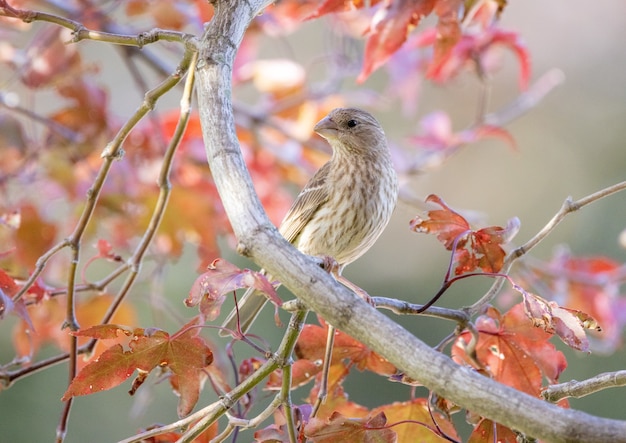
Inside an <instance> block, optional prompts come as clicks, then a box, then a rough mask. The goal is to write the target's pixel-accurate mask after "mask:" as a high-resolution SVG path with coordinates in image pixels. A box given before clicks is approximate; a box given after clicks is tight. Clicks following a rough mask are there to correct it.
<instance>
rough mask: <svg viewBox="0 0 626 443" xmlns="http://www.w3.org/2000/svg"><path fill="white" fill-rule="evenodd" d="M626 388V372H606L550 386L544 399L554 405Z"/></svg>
mask: <svg viewBox="0 0 626 443" xmlns="http://www.w3.org/2000/svg"><path fill="white" fill-rule="evenodd" d="M619 386H626V371H616V372H604V373H602V374H598V375H596V376H595V377H591V378H589V379H587V380H583V381H578V380H572V381H568V382H567V383H559V384H558V385H551V386H548V387H547V388H546V389H545V390H544V391H543V393H542V395H543V398H545V399H546V400H547V401H551V402H553V403H556V402H558V401H559V400H561V399H564V398H568V397H576V398H580V397H584V396H586V395H589V394H593V393H595V392H598V391H601V390H603V389H607V388H615V387H619Z"/></svg>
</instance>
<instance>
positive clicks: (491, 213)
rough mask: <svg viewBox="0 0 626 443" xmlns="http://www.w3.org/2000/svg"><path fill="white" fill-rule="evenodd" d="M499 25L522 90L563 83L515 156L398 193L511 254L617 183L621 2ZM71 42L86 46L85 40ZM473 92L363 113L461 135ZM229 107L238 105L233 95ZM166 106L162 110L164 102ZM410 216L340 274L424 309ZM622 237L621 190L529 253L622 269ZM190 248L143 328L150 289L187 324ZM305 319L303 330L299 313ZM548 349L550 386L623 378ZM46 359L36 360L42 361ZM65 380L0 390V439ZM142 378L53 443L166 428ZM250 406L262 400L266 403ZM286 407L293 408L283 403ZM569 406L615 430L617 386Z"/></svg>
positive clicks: (625, 106)
mask: <svg viewBox="0 0 626 443" xmlns="http://www.w3.org/2000/svg"><path fill="white" fill-rule="evenodd" d="M502 23H503V26H504V27H505V28H508V29H510V30H514V31H518V32H520V34H521V35H522V36H523V38H524V40H525V42H526V44H527V46H528V49H529V51H530V53H531V55H532V71H533V79H536V78H537V77H539V76H541V75H542V74H544V73H545V72H547V71H549V70H551V69H554V68H556V69H559V70H560V71H562V73H563V75H564V82H563V84H562V85H561V86H559V87H558V88H556V89H555V90H554V91H553V92H552V93H551V94H549V96H548V97H547V98H546V99H545V100H543V101H542V102H541V103H540V104H539V105H538V106H537V107H536V108H534V109H532V110H531V111H530V112H529V113H528V114H526V115H524V116H522V117H520V118H518V119H517V120H515V121H514V122H513V123H511V124H510V125H509V126H508V127H507V129H508V130H509V131H510V132H511V133H512V134H513V136H514V138H515V140H516V142H517V146H518V149H517V151H513V150H512V149H511V148H510V147H509V146H508V145H506V144H505V143H503V142H502V141H499V140H489V141H485V142H480V143H477V144H475V145H472V146H470V147H468V148H466V149H464V150H462V151H461V152H460V153H459V154H458V155H456V156H454V157H453V158H452V159H450V160H449V161H448V162H446V163H445V164H444V165H443V166H442V167H441V168H439V169H437V170H434V171H430V172H429V173H428V174H424V175H421V176H419V177H417V178H415V179H414V180H413V181H412V182H411V185H410V186H411V190H412V191H413V192H414V193H415V195H417V196H421V197H426V196H427V195H428V194H431V193H436V194H437V195H439V196H441V197H442V198H443V199H444V200H445V201H446V202H447V203H448V204H450V205H451V206H452V207H454V208H459V209H467V210H471V211H476V212H477V213H478V214H479V215H480V218H481V220H484V221H485V223H489V224H496V225H504V224H505V223H506V221H507V220H508V219H509V218H511V217H514V216H517V217H519V219H520V220H521V230H520V232H519V234H518V236H517V238H516V239H515V242H516V243H517V244H521V243H523V242H524V241H526V240H527V239H529V238H530V237H532V236H533V235H534V234H535V233H536V232H537V231H538V230H539V229H540V228H541V227H542V226H543V225H544V224H545V223H546V222H547V221H548V220H549V219H550V218H551V217H552V216H553V215H554V214H555V213H556V211H557V210H558V209H559V207H560V205H561V203H562V202H563V200H564V199H565V198H566V197H567V196H572V197H574V198H580V197H582V196H584V195H587V194H590V193H592V192H594V191H597V190H599V189H601V188H603V187H606V186H609V185H611V184H614V183H616V182H619V181H622V180H624V179H626V148H625V146H624V140H625V139H626V49H624V42H625V41H626V4H624V3H623V2H620V1H617V0H613V1H604V2H599V3H593V4H591V3H589V2H585V1H582V0H569V1H567V0H553V1H549V2H546V1H540V0H526V1H523V2H522V1H513V2H510V4H509V5H508V6H507V8H506V10H505V13H504V15H503V18H502ZM331 25H332V21H331V20H328V19H322V20H317V21H313V22H309V23H306V24H305V25H304V26H303V27H302V28H301V29H300V30H299V31H297V32H296V33H294V34H293V35H291V36H288V37H276V38H269V37H268V39H267V42H266V44H265V45H264V46H263V49H262V55H263V56H264V57H268V58H274V57H288V58H295V59H296V60H298V61H300V62H301V63H303V64H307V63H309V62H310V60H312V59H313V58H314V57H319V56H320V54H324V53H327V52H328V51H329V50H331V49H332V48H331V47H329V46H331V45H332V44H333V42H335V41H336V40H334V39H333V37H332V26H331ZM329 36H330V37H329ZM85 45H89V47H90V48H96V45H94V44H91V43H85ZM91 56H92V57H94V59H98V60H100V62H101V68H102V70H103V75H104V77H105V78H108V79H110V81H111V84H113V85H115V87H114V88H112V89H111V90H110V93H111V99H112V103H113V105H114V107H115V109H116V110H118V112H119V115H120V116H127V115H129V114H130V113H131V112H132V110H134V109H135V107H136V106H137V105H138V103H139V101H140V99H141V95H142V92H141V91H136V90H134V89H133V88H132V83H130V82H128V81H127V80H125V79H124V75H125V73H124V72H120V71H121V70H120V69H119V68H117V67H116V66H115V65H114V64H111V63H108V61H109V60H112V59H113V58H112V57H113V53H112V52H111V51H110V50H109V49H107V48H105V47H104V45H98V46H97V52H93V53H92V54H91ZM173 63H174V61H172V64H173ZM517 77H518V65H517V61H516V60H515V59H514V58H513V57H512V56H511V55H510V54H509V55H506V56H505V57H504V59H503V68H502V69H501V70H500V71H499V72H498V73H497V75H495V76H494V78H493V91H492V97H491V98H492V101H491V106H490V109H491V110H495V109H498V108H499V107H501V106H503V105H506V104H507V103H509V102H510V101H511V100H513V99H514V98H515V97H516V96H517V94H518V90H517V80H518V78H517ZM385 84H386V79H385V74H384V73H376V74H375V75H374V76H373V77H372V78H371V79H370V80H369V81H368V82H367V83H366V84H365V85H363V86H361V85H357V84H356V83H354V82H345V85H344V87H345V89H346V90H351V91H355V90H358V89H359V88H363V87H366V88H371V89H373V90H378V91H382V90H383V88H384V85H385ZM126 85H128V88H126ZM478 89H479V88H478V82H477V81H476V79H475V78H473V77H472V76H471V75H464V76H462V77H461V78H459V79H457V80H455V81H454V82H452V83H451V84H448V85H445V86H434V85H432V84H429V83H425V84H424V85H423V88H422V90H421V93H420V96H419V102H418V105H417V111H416V115H415V116H411V117H407V116H406V115H404V114H402V113H401V112H400V111H399V109H400V106H399V105H398V103H397V102H394V101H390V102H389V103H388V104H387V105H386V106H384V107H382V108H380V109H376V110H375V113H376V115H377V117H379V118H380V120H381V121H382V123H383V126H384V127H385V129H386V132H387V134H388V136H389V138H390V139H394V140H402V139H404V138H406V137H407V136H408V135H410V134H412V133H415V132H416V130H417V121H418V119H419V117H421V116H423V115H426V114H428V113H430V112H433V111H435V110H444V111H446V112H448V113H449V114H450V115H451V117H452V118H453V122H454V125H455V129H463V128H464V127H465V126H467V125H468V124H470V123H471V122H472V120H473V117H474V116H475V112H476V106H477V98H478V94H479V92H478ZM241 99H242V100H245V94H244V95H242V97H241ZM168 100H172V103H175V102H176V101H177V100H178V98H177V97H169V98H168ZM98 149H99V148H98ZM418 210H419V208H417V207H415V206H413V205H409V204H405V203H400V204H399V206H398V208H397V211H396V213H395V216H394V219H393V221H392V223H391V224H390V226H389V227H388V229H387V231H386V232H385V233H384V235H383V236H382V237H381V239H380V240H379V241H378V243H377V244H376V245H375V246H374V247H373V248H372V249H371V250H370V251H369V252H368V254H367V255H366V256H364V257H363V258H362V259H360V260H359V261H358V262H356V263H354V264H353V265H351V266H350V267H349V268H348V269H347V270H346V272H345V275H346V276H347V277H348V278H349V279H350V280H352V281H353V282H355V283H356V284H358V285H359V286H361V287H362V288H364V289H365V290H367V291H368V292H369V293H370V294H372V295H385V296H389V297H396V298H400V299H406V300H409V301H411V302H417V303H420V302H424V301H426V300H428V299H429V298H430V296H431V295H432V294H434V293H435V292H436V291H437V290H438V288H439V286H440V284H441V279H442V278H443V276H444V273H445V270H446V267H447V264H448V259H449V256H448V253H447V252H446V251H445V250H444V249H443V248H442V247H441V245H440V244H439V243H438V242H437V241H436V240H435V239H434V238H430V237H428V236H423V235H417V234H415V233H412V232H410V231H409V229H408V224H409V220H410V219H411V218H413V217H414V216H415V215H416V214H417V213H418ZM625 228H626V194H624V193H622V194H618V195H615V196H612V197H610V198H607V199H605V200H603V201H600V202H597V203H595V204H593V205H592V206H590V207H587V208H584V209H583V210H582V211H580V212H578V213H575V214H571V215H570V216H568V217H567V219H566V220H565V221H564V222H563V223H562V224H561V225H560V226H559V227H558V229H557V230H556V231H555V232H554V233H553V234H551V235H550V237H549V238H547V239H546V241H544V242H543V243H542V244H540V245H539V246H538V247H537V248H536V249H535V250H533V255H534V256H536V257H538V258H540V259H545V260H548V259H549V258H550V256H551V255H552V253H553V251H554V249H555V248H558V247H561V246H562V245H567V247H568V248H569V249H570V250H571V251H572V253H573V254H576V255H606V256H609V257H612V258H614V259H615V260H617V261H620V262H624V261H626V251H625V249H624V246H623V245H621V244H620V242H619V236H620V234H621V233H622V232H623V230H624V229H625ZM223 246H224V256H225V257H226V258H229V259H231V260H234V261H236V262H237V263H238V264H241V265H246V266H248V265H250V266H252V265H251V264H250V263H247V262H245V261H243V260H241V259H240V258H238V257H237V256H236V255H235V254H234V253H233V252H232V250H231V249H230V246H229V244H228V242H224V243H223ZM194 249H195V248H194V246H193V245H189V248H188V253H187V254H185V256H184V257H183V259H182V260H180V261H179V262H178V263H175V264H174V265H173V266H171V267H169V268H167V273H166V274H164V275H159V276H158V279H155V280H152V281H151V282H144V283H142V284H141V285H140V286H138V287H137V288H136V289H135V291H134V295H133V297H134V298H133V301H137V302H138V303H139V305H140V307H141V309H142V312H143V315H144V318H143V321H145V323H144V325H145V326H147V325H150V324H157V325H159V322H163V327H164V328H165V329H167V327H168V325H169V324H173V323H169V324H168V321H170V322H171V319H170V320H168V318H167V316H165V315H163V313H162V312H160V310H159V309H158V308H156V307H155V305H154V304H152V302H153V299H152V298H151V297H150V296H149V295H145V294H148V293H150V290H151V288H154V286H155V285H158V286H159V292H162V293H164V294H166V297H167V299H168V301H169V303H170V306H173V307H175V308H176V309H180V311H179V314H177V315H180V317H181V318H184V317H185V316H187V315H188V313H185V310H184V308H183V306H182V302H181V301H182V299H183V298H184V297H186V295H187V292H188V290H189V287H190V285H191V283H192V282H193V281H194V279H195V278H196V276H197V274H196V273H195V272H194V266H193V265H190V263H191V260H192V256H193V251H194ZM148 272H149V269H148ZM490 284H491V280H490V279H479V278H478V279H469V280H464V281H462V282H459V284H457V285H455V286H454V287H453V288H452V289H451V290H450V291H449V292H448V293H446V295H445V297H444V298H443V299H442V301H441V302H440V303H439V304H440V305H442V306H449V307H460V306H463V305H467V304H470V303H472V302H473V301H475V300H477V299H478V298H479V297H480V296H481V295H482V294H483V292H484V291H485V290H486V289H487V288H488V287H489V285H490ZM168 309H169V308H168ZM309 320H313V318H312V316H310V317H309ZM262 321H264V322H265V323H264V324H263V325H262V326H259V329H260V330H262V331H263V334H264V337H266V338H268V339H269V340H270V341H273V342H274V343H275V342H276V341H277V340H278V338H279V337H280V330H278V329H277V328H276V327H275V326H274V325H273V322H272V320H271V313H270V312H269V311H268V312H264V316H263V318H262ZM399 321H400V322H401V323H402V324H403V325H405V326H406V327H407V328H409V329H411V330H412V331H414V332H415V333H416V334H417V336H418V337H420V338H421V339H423V340H424V341H426V342H427V343H430V344H436V343H438V342H439V340H441V339H442V338H443V337H444V336H445V335H447V334H448V333H449V332H451V331H452V329H453V327H454V325H452V324H450V323H446V322H444V321H440V320H433V319H428V318H420V317H414V318H401V319H399ZM10 329H11V320H5V321H3V324H0V331H2V332H1V333H0V357H1V360H0V361H7V360H8V359H10V358H11V355H12V354H11V344H10ZM212 336H213V337H215V336H216V334H212ZM216 340H217V339H216ZM555 343H556V344H557V346H559V347H560V349H562V350H563V351H564V352H565V353H566V355H567V359H568V363H569V366H568V369H567V370H566V371H565V372H564V374H563V375H562V377H561V379H562V381H567V380H570V379H579V380H580V379H584V378H587V377H590V376H592V375H595V374H597V373H600V372H605V371H612V370H618V369H623V368H624V367H626V352H625V351H624V349H620V350H618V351H617V352H616V353H615V354H613V355H608V356H605V355H601V354H598V353H592V354H590V355H587V354H581V353H576V352H573V351H570V350H568V349H565V347H563V346H561V344H560V343H557V342H556V341H555ZM235 349H236V353H237V356H238V357H243V356H245V355H251V353H250V351H249V350H247V349H246V348H245V346H243V345H238V346H236V348H235ZM53 352H54V351H53V350H50V354H52V353H53ZM66 377H67V375H66V368H65V366H64V365H60V366H58V367H55V368H53V369H52V370H48V371H45V372H43V373H41V374H36V375H33V376H31V377H29V378H27V379H25V380H22V381H21V382H19V383H18V384H16V385H15V386H14V387H11V388H10V389H8V390H6V391H3V392H1V393H0V417H2V432H1V434H2V435H1V436H0V441H2V442H19V441H24V442H26V441H29V442H38V441H51V440H52V439H53V438H54V429H55V427H56V425H57V423H58V420H59V416H60V411H61V403H60V402H59V401H57V400H58V399H60V397H61V396H62V394H63V392H64V390H65V388H66V384H67V380H66ZM156 381H157V380H156V378H155V377H151V378H150V379H149V381H148V383H147V385H146V386H144V387H142V388H141V389H140V390H139V392H138V394H137V395H136V396H135V397H129V396H128V395H127V393H126V391H127V389H128V387H129V384H128V383H126V384H124V385H123V386H121V387H119V388H117V389H114V390H112V391H108V392H103V393H101V394H97V395H92V396H89V397H84V398H79V399H78V400H77V402H76V404H75V406H74V408H73V411H72V416H71V419H70V430H71V432H70V434H69V435H68V438H67V441H68V442H71V443H73V442H109V441H116V440H118V439H121V438H124V437H127V436H130V435H132V434H133V433H135V432H136V431H137V430H138V429H139V428H141V427H144V426H148V425H150V424H151V423H154V422H159V423H168V422H171V421H173V420H175V419H176V402H177V399H176V398H175V397H174V396H173V395H172V394H171V391H170V390H169V387H168V384H167V383H166V382H162V383H160V384H156V385H155V382H156ZM346 390H347V391H348V392H349V393H350V399H351V400H353V401H355V402H358V403H362V404H364V405H366V406H372V407H373V406H377V405H380V404H383V403H388V402H391V401H395V400H397V401H402V400H407V399H408V398H409V396H410V388H408V387H406V386H402V385H399V384H393V383H387V382H385V381H384V380H380V379H379V377H377V376H374V375H371V374H361V373H358V372H355V373H354V374H352V375H351V376H350V377H349V379H348V381H347V383H346ZM205 391H207V392H205V393H204V394H203V397H202V398H201V402H200V404H206V403H208V402H210V401H212V400H213V399H214V396H213V394H211V393H210V392H208V391H210V389H207V390H205ZM418 393H419V394H425V391H418ZM260 395H261V396H266V397H267V399H268V401H269V399H270V398H271V396H272V395H273V394H271V393H261V394H260ZM294 401H296V402H298V395H297V394H296V395H295V396H294ZM571 404H572V407H575V408H580V409H583V410H586V411H589V412H591V413H594V414H597V415H601V416H604V417H612V418H619V419H626V416H625V412H624V408H623V389H611V390H606V391H603V392H601V393H597V394H595V395H593V396H590V397H587V398H583V399H577V400H572V401H571ZM251 439H252V437H251V434H247V435H246V434H244V435H242V436H241V440H240V441H250V440H251Z"/></svg>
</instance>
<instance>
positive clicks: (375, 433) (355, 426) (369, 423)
mask: <svg viewBox="0 0 626 443" xmlns="http://www.w3.org/2000/svg"><path fill="white" fill-rule="evenodd" d="M386 424H387V418H386V417H385V414H384V413H383V412H379V413H378V414H376V415H370V416H367V417H365V418H360V419H359V418H348V417H345V416H343V415H341V414H340V413H338V412H335V413H333V414H332V415H331V416H330V418H328V419H327V420H322V419H319V418H315V417H314V418H312V419H311V420H310V421H309V423H307V425H306V426H305V428H304V434H305V435H306V436H307V437H308V438H309V439H311V441H313V442H315V443H331V442H333V443H334V442H338V441H363V442H367V441H376V442H381V443H385V442H389V443H392V442H395V441H396V433H395V432H394V431H393V430H391V429H388V428H386V427H385V425H386Z"/></svg>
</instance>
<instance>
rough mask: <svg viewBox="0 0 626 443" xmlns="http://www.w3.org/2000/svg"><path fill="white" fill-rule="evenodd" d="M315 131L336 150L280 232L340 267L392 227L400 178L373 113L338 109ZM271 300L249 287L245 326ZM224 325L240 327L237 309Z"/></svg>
mask: <svg viewBox="0 0 626 443" xmlns="http://www.w3.org/2000/svg"><path fill="white" fill-rule="evenodd" d="M314 130H315V132H317V133H318V134H320V135H321V136H322V137H324V138H325V139H326V140H327V141H328V143H329V144H330V145H331V147H332V149H333V155H332V157H331V159H330V160H329V161H328V163H326V164H325V165H324V166H322V167H321V168H320V169H319V170H318V171H317V173H315V175H314V176H313V177H312V178H311V180H310V181H309V182H308V183H307V185H306V186H305V187H304V189H303V190H302V191H301V192H300V194H299V195H298V197H297V198H296V200H295V201H294V203H293V205H292V206H291V208H290V209H289V211H288V212H287V214H286V215H285V218H284V219H283V221H282V223H281V225H280V228H279V231H280V233H281V234H282V235H283V236H284V237H285V238H286V239H287V240H288V241H289V242H291V243H292V244H293V245H294V246H295V247H296V248H298V250H300V251H301V252H302V253H304V254H307V255H311V256H320V257H323V256H328V257H332V258H333V259H335V261H337V263H338V264H339V267H340V268H339V272H341V270H342V269H343V267H344V266H346V265H347V264H349V263H352V262H353V261H354V260H356V259H357V258H359V257H360V256H362V255H363V254H364V253H365V252H366V251H367V250H368V249H369V248H370V247H371V246H372V245H373V244H374V242H375V241H376V239H377V238H378V237H379V236H380V234H381V233H382V231H383V230H384V229H385V227H386V226H387V223H388V222H389V219H390V218H391V214H392V212H393V210H394V208H395V205H396V200H397V196H398V180H397V177H396V173H395V171H394V169H393V165H392V162H391V156H390V153H389V148H388V147H387V141H386V138H385V134H384V132H383V129H382V128H381V126H380V124H379V123H378V122H377V121H376V119H375V118H374V117H372V116H371V115H370V114H369V113H367V112H365V111H362V110H360V109H354V108H347V109H346V108H338V109H335V110H333V111H331V112H330V114H328V116H326V117H325V118H324V119H322V120H321V121H320V122H319V123H317V125H315V128H314ZM266 301H267V299H266V298H265V297H263V296H262V295H260V294H255V293H254V291H252V290H248V291H246V293H245V294H244V296H243V298H242V299H241V301H240V302H239V317H240V323H241V329H242V331H244V332H245V331H246V330H247V329H248V328H249V326H250V325H251V323H252V321H254V318H256V316H257V314H258V312H259V311H260V309H261V308H262V307H263V305H264V304H265V302H266ZM224 326H225V327H226V328H228V329H233V330H234V329H236V316H235V312H234V310H233V312H231V314H230V315H229V317H228V318H227V320H226V321H225V323H224Z"/></svg>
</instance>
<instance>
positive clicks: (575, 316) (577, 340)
mask: <svg viewBox="0 0 626 443" xmlns="http://www.w3.org/2000/svg"><path fill="white" fill-rule="evenodd" d="M522 296H523V297H524V303H523V304H524V312H526V315H527V316H528V318H530V319H531V320H532V322H533V324H534V325H535V326H538V327H541V328H543V330H544V331H546V332H548V333H550V334H556V335H557V336H558V337H559V338H560V339H561V340H563V342H564V343H565V344H567V345H568V346H569V347H571V348H574V349H576V350H578V351H583V352H589V340H588V339H587V335H586V334H585V329H594V330H596V331H598V332H599V331H601V330H602V329H601V328H600V326H599V325H598V322H597V321H596V320H595V319H594V318H593V317H591V316H590V315H589V314H586V313H584V312H582V311H579V310H576V309H568V308H564V307H561V306H559V305H558V303H556V302H553V301H547V300H545V299H543V298H541V297H539V296H538V295H535V294H530V293H528V292H525V291H524V292H522Z"/></svg>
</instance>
